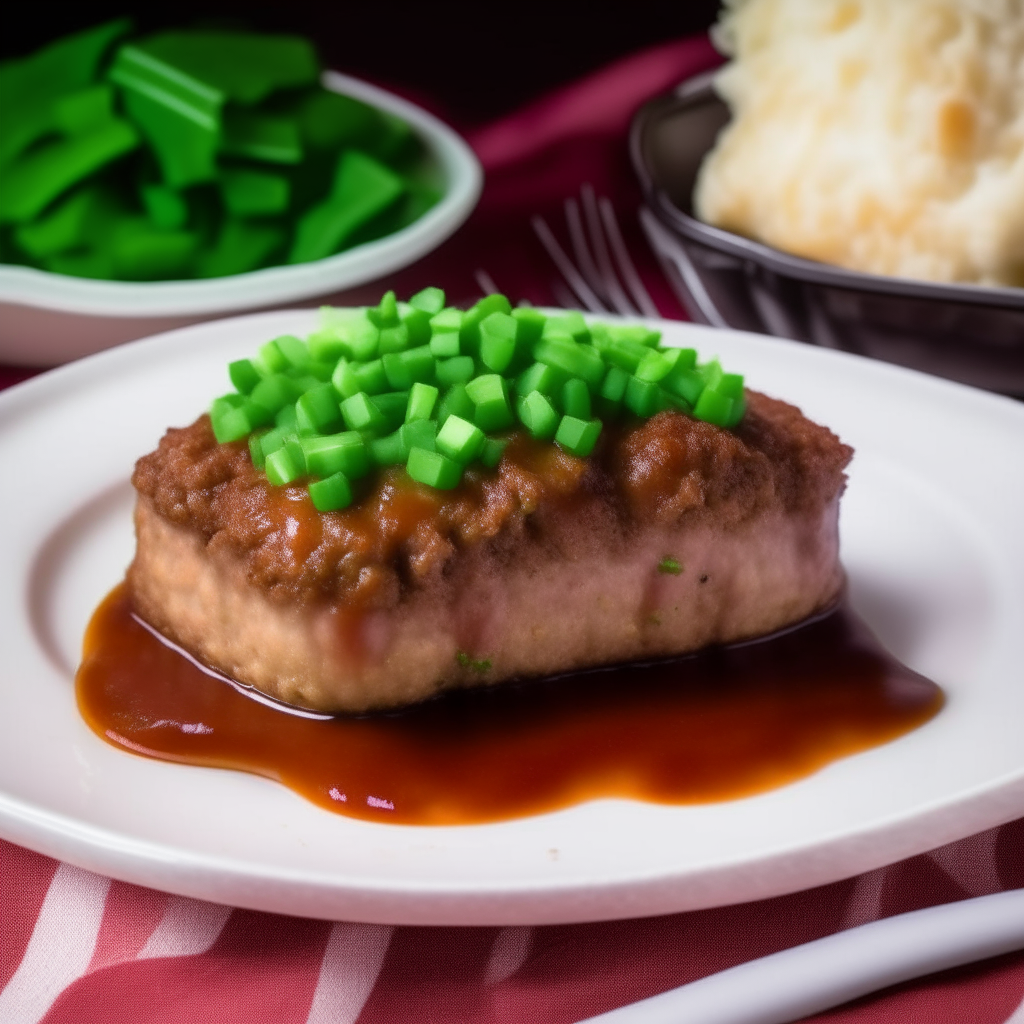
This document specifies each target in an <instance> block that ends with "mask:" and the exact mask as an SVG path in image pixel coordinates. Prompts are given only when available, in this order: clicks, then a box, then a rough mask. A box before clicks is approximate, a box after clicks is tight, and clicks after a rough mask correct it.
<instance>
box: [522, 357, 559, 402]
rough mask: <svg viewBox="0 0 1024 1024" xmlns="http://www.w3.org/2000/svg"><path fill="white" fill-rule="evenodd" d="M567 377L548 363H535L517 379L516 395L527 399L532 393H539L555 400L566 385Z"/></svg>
mask: <svg viewBox="0 0 1024 1024" xmlns="http://www.w3.org/2000/svg"><path fill="white" fill-rule="evenodd" d="M565 379H566V375H565V372H564V371H563V370H558V369H556V368H555V367H553V366H548V365H547V364H546V363H534V364H533V365H532V366H530V367H529V368H527V369H526V370H524V371H523V372H522V373H521V374H520V375H519V376H518V377H517V378H516V394H517V395H519V397H520V398H525V397H526V396H527V395H528V394H529V393H530V392H531V391H539V392H540V393H541V394H542V395H547V396H548V398H553V397H554V396H555V395H556V394H558V392H559V391H560V390H561V388H562V385H563V384H564V383H565Z"/></svg>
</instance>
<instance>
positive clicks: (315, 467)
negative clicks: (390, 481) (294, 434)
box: [299, 430, 370, 480]
mask: <svg viewBox="0 0 1024 1024" xmlns="http://www.w3.org/2000/svg"><path fill="white" fill-rule="evenodd" d="M299 447H300V448H301V449H302V456H303V459H304V460H305V463H306V468H307V469H308V471H309V472H310V473H311V474H312V475H313V476H320V477H328V476H333V475H334V474H335V473H344V474H345V476H346V477H348V478H349V479H350V480H358V479H359V478H360V477H363V476H366V474H367V473H368V472H369V471H370V453H369V451H368V449H367V447H366V443H365V442H364V441H363V438H362V437H361V436H360V435H359V434H357V433H356V432H355V431H354V430H349V431H345V432H344V433H342V434H330V435H328V436H327V437H300V438H299Z"/></svg>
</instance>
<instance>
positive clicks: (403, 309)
mask: <svg viewBox="0 0 1024 1024" xmlns="http://www.w3.org/2000/svg"><path fill="white" fill-rule="evenodd" d="M398 309H399V313H398V315H399V318H400V319H401V321H402V326H403V327H404V328H405V331H406V334H407V336H408V338H409V345H410V347H411V348H418V347H419V346H420V345H426V344H427V342H428V341H430V314H429V313H428V312H427V311H426V310H425V309H417V308H416V307H415V306H412V305H409V304H407V303H405V302H400V303H399V304H398Z"/></svg>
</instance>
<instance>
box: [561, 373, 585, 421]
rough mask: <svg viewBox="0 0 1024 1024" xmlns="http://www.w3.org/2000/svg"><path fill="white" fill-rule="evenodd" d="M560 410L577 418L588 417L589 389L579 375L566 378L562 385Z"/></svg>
mask: <svg viewBox="0 0 1024 1024" xmlns="http://www.w3.org/2000/svg"><path fill="white" fill-rule="evenodd" d="M562 411H563V412H564V413H565V414H566V415H567V416H575V417H576V419H578V420H589V419H590V389H589V388H588V387H587V385H586V382H585V381H582V380H580V378H579V377H573V378H571V379H570V380H567V381H566V382H565V384H564V385H563V386H562Z"/></svg>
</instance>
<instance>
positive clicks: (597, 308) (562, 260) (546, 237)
mask: <svg viewBox="0 0 1024 1024" xmlns="http://www.w3.org/2000/svg"><path fill="white" fill-rule="evenodd" d="M530 223H531V224H532V225H533V230H534V232H535V233H536V235H537V237H538V238H539V239H540V244H541V245H543V246H544V249H545V250H546V251H547V254H548V255H549V256H550V257H551V261H552V262H553V263H554V264H555V266H556V267H558V271H559V273H560V274H561V275H562V277H564V278H565V280H566V283H567V284H568V285H569V287H570V288H571V289H572V290H573V291H574V292H575V293H576V295H577V296H578V297H579V300H580V302H582V303H583V306H584V308H585V309H589V310H590V312H591V313H607V312H608V309H607V308H606V307H605V305H604V303H602V302H601V300H600V299H599V298H598V297H597V296H596V295H595V294H594V292H593V289H592V288H591V287H590V285H589V284H587V282H586V281H584V280H583V277H582V275H581V274H580V272H579V271H578V270H577V269H576V267H575V266H573V262H572V260H571V259H569V257H568V256H567V255H566V254H565V250H564V249H563V248H562V247H561V246H560V245H559V244H558V240H557V239H556V238H555V236H554V235H553V234H552V233H551V228H549V227H548V225H547V222H546V221H545V220H544V218H543V217H536V216H535V217H533V218H532V219H531V220H530Z"/></svg>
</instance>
